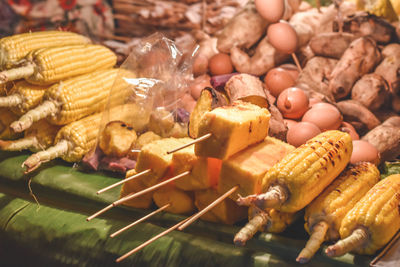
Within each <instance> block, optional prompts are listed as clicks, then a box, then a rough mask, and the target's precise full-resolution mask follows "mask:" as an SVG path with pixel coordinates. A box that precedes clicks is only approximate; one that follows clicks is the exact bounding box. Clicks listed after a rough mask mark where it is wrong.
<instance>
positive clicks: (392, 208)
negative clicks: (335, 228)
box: [326, 174, 400, 257]
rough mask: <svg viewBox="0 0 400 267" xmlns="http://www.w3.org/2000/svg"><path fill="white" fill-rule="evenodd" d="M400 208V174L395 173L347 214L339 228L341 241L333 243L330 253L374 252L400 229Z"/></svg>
mask: <svg viewBox="0 0 400 267" xmlns="http://www.w3.org/2000/svg"><path fill="white" fill-rule="evenodd" d="M399 207H400V174H394V175H390V176H388V177H386V178H385V179H383V180H381V181H380V182H379V183H377V184H376V185H375V186H374V187H372V188H371V189H370V190H369V191H368V192H367V194H366V195H364V197H363V198H362V199H361V200H360V201H359V202H357V204H356V205H355V206H354V207H353V208H352V209H351V210H350V211H349V212H348V213H347V214H346V216H345V217H344V219H343V221H342V225H341V226H340V230H339V233H340V238H341V240H339V241H338V242H337V243H336V244H334V245H332V246H329V247H328V248H327V249H326V254H327V255H328V256H330V257H336V256H340V255H343V254H345V253H347V252H350V251H353V252H356V253H359V254H374V253H375V252H376V251H377V250H378V249H380V248H382V247H383V246H384V245H385V244H386V243H387V242H389V240H390V239H391V238H392V237H393V236H394V235H395V234H396V232H397V231H398V230H399V229H400V213H399Z"/></svg>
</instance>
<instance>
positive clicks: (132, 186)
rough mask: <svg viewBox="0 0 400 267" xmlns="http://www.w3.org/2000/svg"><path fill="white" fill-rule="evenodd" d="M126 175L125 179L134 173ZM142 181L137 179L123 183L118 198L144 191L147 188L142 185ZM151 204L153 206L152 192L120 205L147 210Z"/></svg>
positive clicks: (130, 172)
mask: <svg viewBox="0 0 400 267" xmlns="http://www.w3.org/2000/svg"><path fill="white" fill-rule="evenodd" d="M128 173H129V174H128ZM128 173H127V177H129V176H132V175H135V174H136V171H135V170H130V171H129V172H128ZM142 179H143V177H139V178H136V179H133V180H130V181H128V182H126V183H124V184H123V186H122V188H121V193H120V198H123V197H125V196H127V195H129V194H132V193H136V192H139V191H142V190H144V189H146V188H147V187H146V186H145V185H144V184H143V182H142ZM152 204H153V192H150V193H147V194H144V195H141V196H140V197H137V198H134V199H130V200H128V201H125V202H124V203H122V205H125V206H129V207H133V208H138V209H148V208H150V207H151V205H152Z"/></svg>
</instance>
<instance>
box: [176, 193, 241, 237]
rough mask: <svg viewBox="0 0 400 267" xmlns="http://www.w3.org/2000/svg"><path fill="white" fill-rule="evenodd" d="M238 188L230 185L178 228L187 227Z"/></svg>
mask: <svg viewBox="0 0 400 267" xmlns="http://www.w3.org/2000/svg"><path fill="white" fill-rule="evenodd" d="M238 189H239V186H238V185H236V186H234V187H232V188H231V189H230V190H229V191H227V192H226V193H225V194H223V195H222V196H220V197H219V198H217V199H216V200H214V201H213V202H212V203H211V204H210V205H208V206H207V207H205V208H204V209H202V210H201V211H199V212H198V213H197V214H195V215H194V216H192V217H191V218H190V219H189V220H188V221H186V222H185V223H184V224H182V225H181V226H179V227H178V230H180V231H182V230H183V229H185V228H186V227H188V226H189V225H190V224H192V223H193V222H194V221H196V220H197V219H198V218H200V217H201V216H203V214H205V213H207V212H208V211H210V210H211V209H213V208H214V207H215V206H217V205H218V204H219V203H221V202H222V201H223V200H224V199H225V198H227V197H229V196H230V195H232V194H233V193H234V192H235V191H236V190H238Z"/></svg>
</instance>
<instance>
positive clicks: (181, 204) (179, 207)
mask: <svg viewBox="0 0 400 267" xmlns="http://www.w3.org/2000/svg"><path fill="white" fill-rule="evenodd" d="M153 200H154V203H156V205H157V207H159V208H161V207H162V206H165V205H167V204H171V205H170V206H169V207H168V208H167V209H166V210H165V211H167V212H171V213H175V214H191V213H193V212H194V210H195V206H194V199H193V194H192V193H191V192H185V191H183V190H180V189H178V188H176V187H175V186H174V185H167V186H165V187H162V188H160V189H158V190H157V191H156V192H154V194H153Z"/></svg>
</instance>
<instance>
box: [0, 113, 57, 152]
mask: <svg viewBox="0 0 400 267" xmlns="http://www.w3.org/2000/svg"><path fill="white" fill-rule="evenodd" d="M59 129H60V127H59V126H55V125H51V124H49V123H48V122H47V121H46V120H40V121H38V122H37V123H35V124H33V125H32V127H31V128H29V129H28V130H26V131H25V133H24V137H23V138H21V139H17V140H14V141H2V140H0V150H7V151H20V150H24V149H30V150H31V151H33V152H37V151H40V150H44V149H46V148H48V147H50V146H51V145H53V143H54V138H55V137H56V134H57V132H58V130H59Z"/></svg>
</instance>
